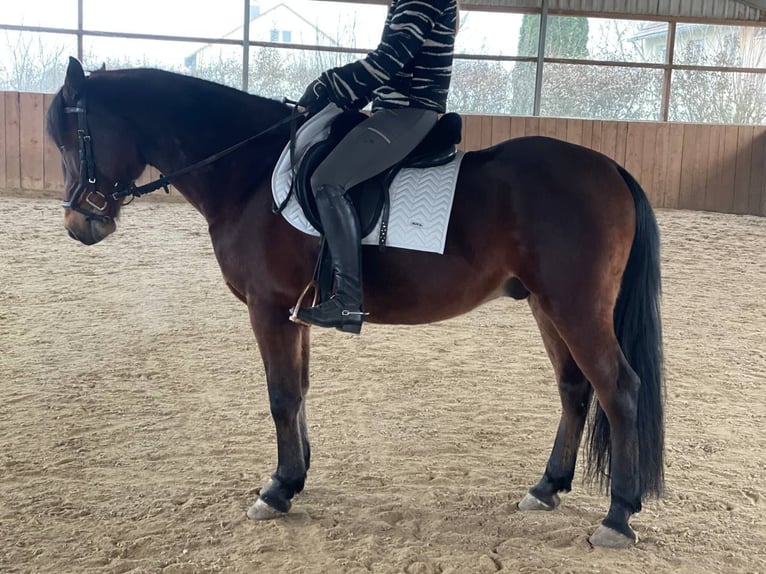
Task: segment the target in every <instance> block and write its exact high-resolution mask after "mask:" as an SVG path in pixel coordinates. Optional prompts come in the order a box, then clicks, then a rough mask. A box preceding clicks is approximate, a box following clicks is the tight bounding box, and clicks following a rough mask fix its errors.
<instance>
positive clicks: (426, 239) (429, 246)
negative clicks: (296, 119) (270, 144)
mask: <svg viewBox="0 0 766 574" xmlns="http://www.w3.org/2000/svg"><path fill="white" fill-rule="evenodd" d="M341 112H342V110H341V109H340V108H338V107H337V106H335V105H329V106H327V107H326V108H325V109H324V110H322V111H321V112H319V113H318V114H317V115H315V116H314V117H313V118H311V119H310V120H308V121H307V122H306V123H305V124H304V125H303V126H301V129H299V130H298V133H297V137H296V145H295V160H296V162H300V160H301V159H302V158H303V154H304V153H305V152H306V150H307V149H309V148H310V147H311V146H312V145H313V144H315V143H316V142H318V141H321V140H324V139H327V137H328V135H329V133H330V126H331V124H332V120H333V119H334V118H335V116H337V115H338V114H340V113H341ZM462 160H463V153H462V152H458V154H457V157H455V159H454V160H453V161H451V162H450V163H448V164H447V165H443V166H440V167H433V168H426V169H409V168H408V169H402V170H401V171H399V173H398V174H397V176H396V177H395V178H394V181H393V182H392V183H391V188H390V190H389V197H390V202H391V203H390V211H389V219H388V232H387V237H386V245H387V246H389V247H401V248H403V249H414V250H417V251H430V252H433V253H444V244H445V243H446V241H447V227H448V225H449V219H450V213H451V212H452V200H453V199H454V197H455V185H456V184H457V177H458V173H459V171H460V163H461V161H462ZM292 177H293V175H292V170H291V168H290V146H289V145H288V146H286V147H285V149H284V150H283V151H282V155H281V156H280V157H279V161H277V165H276V167H275V168H274V173H273V174H272V177H271V187H272V192H273V194H274V201H276V203H277V205H282V202H283V201H284V200H285V198H286V197H287V195H288V193H289V192H290V184H291V183H292ZM282 215H283V217H284V218H285V219H286V220H287V221H288V222H290V224H291V225H292V226H293V227H295V228H296V229H299V230H300V231H303V232H304V233H308V234H309V235H316V236H318V235H319V233H318V232H317V230H316V229H314V227H313V226H312V225H311V224H310V223H309V221H308V219H306V216H305V215H304V214H303V210H302V209H301V207H300V205H298V202H297V200H296V199H295V197H291V198H290V200H289V201H288V203H287V205H286V206H285V209H284V210H283V211H282ZM380 223H381V222H380V220H378V223H377V225H376V226H375V229H373V230H372V231H371V232H370V233H369V235H367V236H366V237H364V238H363V239H362V244H364V245H377V244H378V242H379V238H380Z"/></svg>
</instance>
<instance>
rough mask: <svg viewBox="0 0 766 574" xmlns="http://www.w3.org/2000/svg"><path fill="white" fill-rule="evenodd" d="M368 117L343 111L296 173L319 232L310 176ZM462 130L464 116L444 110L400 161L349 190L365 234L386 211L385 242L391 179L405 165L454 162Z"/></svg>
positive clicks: (301, 200)
mask: <svg viewBox="0 0 766 574" xmlns="http://www.w3.org/2000/svg"><path fill="white" fill-rule="evenodd" d="M366 118H367V116H366V115H364V114H362V113H361V112H357V111H346V112H343V113H342V114H340V115H339V116H338V117H337V118H336V119H335V120H334V122H333V124H332V126H331V128H330V136H329V137H328V138H327V139H326V140H325V141H322V142H319V143H316V144H314V145H313V146H312V147H310V148H309V149H308V150H306V153H305V154H304V155H303V159H302V160H301V164H300V167H299V168H298V172H297V173H296V176H295V187H294V192H295V198H296V200H297V201H298V204H299V205H300V206H301V209H302V210H303V213H304V215H305V216H306V219H307V220H308V221H309V223H311V225H312V227H314V229H316V230H317V231H319V233H322V222H321V221H320V219H319V214H318V212H317V209H316V202H315V201H314V193H313V191H312V190H311V176H312V174H313V173H314V171H315V170H316V168H317V167H319V164H321V163H322V161H324V159H325V158H326V157H327V156H328V155H329V154H330V152H331V151H332V150H333V148H335V146H336V145H338V143H339V142H340V140H342V139H343V138H344V137H345V136H346V134H348V132H350V131H351V130H352V129H353V128H355V127H356V126H357V125H359V124H360V123H361V122H362V121H363V120H365V119H366ZM461 134H462V118H461V117H460V115H458V114H456V113H449V114H445V115H443V116H442V117H441V118H440V119H439V121H438V122H437V123H436V125H435V126H434V127H433V129H432V130H431V131H430V132H429V133H428V134H427V135H426V137H425V138H423V141H421V142H420V143H419V144H418V146H417V147H416V148H415V149H414V150H413V151H412V152H411V153H410V154H409V155H408V156H407V157H405V158H404V159H403V160H402V161H401V162H399V163H397V164H394V165H393V166H391V167H390V168H388V169H387V170H385V171H384V172H382V173H380V174H379V175H377V176H375V177H373V178H372V179H368V180H366V181H364V182H362V183H360V184H359V185H357V186H355V187H352V188H351V189H350V190H348V191H347V195H348V197H349V199H351V201H352V202H353V204H354V207H356V211H357V214H358V216H359V227H360V229H361V231H362V237H365V236H366V235H368V234H369V233H370V232H371V231H372V230H373V229H374V228H375V225H376V224H377V222H378V219H380V217H381V215H383V221H382V222H381V237H380V245H381V247H384V246H385V240H386V238H385V229H386V228H387V220H388V217H387V215H388V188H389V186H390V185H391V182H392V181H393V180H394V178H395V177H396V175H397V174H398V173H399V172H400V171H401V170H402V169H404V168H415V169H424V168H428V167H437V166H440V165H445V164H447V163H449V162H451V161H452V160H453V159H454V158H455V155H456V154H457V148H456V147H455V146H456V145H457V144H459V143H460V140H461Z"/></svg>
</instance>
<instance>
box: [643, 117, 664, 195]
mask: <svg viewBox="0 0 766 574" xmlns="http://www.w3.org/2000/svg"><path fill="white" fill-rule="evenodd" d="M641 128H642V130H643V132H644V139H643V144H642V148H641V165H640V167H639V170H638V177H639V178H640V179H639V180H638V181H640V182H641V184H642V185H643V186H644V190H645V191H646V195H647V197H649V201H650V202H651V204H652V205H658V204H659V202H660V198H661V197H662V194H661V192H660V191H659V188H658V186H657V185H656V183H655V179H654V174H655V171H656V170H657V168H658V161H657V131H658V128H659V124H653V123H642V124H641Z"/></svg>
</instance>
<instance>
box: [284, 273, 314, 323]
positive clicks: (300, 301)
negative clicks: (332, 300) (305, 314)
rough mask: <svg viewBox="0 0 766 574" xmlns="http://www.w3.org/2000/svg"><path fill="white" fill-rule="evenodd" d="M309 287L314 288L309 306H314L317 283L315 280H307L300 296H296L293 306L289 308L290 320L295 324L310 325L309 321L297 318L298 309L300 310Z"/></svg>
mask: <svg viewBox="0 0 766 574" xmlns="http://www.w3.org/2000/svg"><path fill="white" fill-rule="evenodd" d="M309 289H313V290H314V297H313V299H312V301H311V306H312V307H316V304H317V299H319V285H318V284H317V282H316V281H314V280H312V281H311V282H309V284H308V285H306V288H305V289H304V290H303V293H301V295H300V297H298V301H297V302H296V303H295V307H293V308H292V309H290V321H292V322H293V323H295V324H296V325H303V326H304V327H311V323H307V322H306V321H304V320H303V319H299V318H298V311H300V310H301V305H302V304H303V298H304V297H306V295H307V294H308V292H309Z"/></svg>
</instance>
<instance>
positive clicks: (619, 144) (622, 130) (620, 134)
mask: <svg viewBox="0 0 766 574" xmlns="http://www.w3.org/2000/svg"><path fill="white" fill-rule="evenodd" d="M615 143H616V147H615V150H614V160H615V161H616V162H617V163H619V164H620V165H625V152H626V149H627V143H628V122H617V140H616V142H615Z"/></svg>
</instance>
